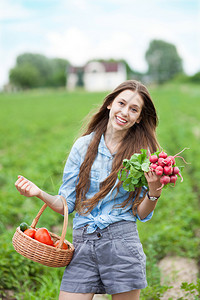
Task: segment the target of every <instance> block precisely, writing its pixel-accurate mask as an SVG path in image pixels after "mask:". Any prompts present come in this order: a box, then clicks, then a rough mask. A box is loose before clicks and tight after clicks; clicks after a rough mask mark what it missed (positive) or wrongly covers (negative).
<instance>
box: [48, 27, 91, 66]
mask: <svg viewBox="0 0 200 300" xmlns="http://www.w3.org/2000/svg"><path fill="white" fill-rule="evenodd" d="M47 40H48V43H49V44H48V46H47V48H46V50H45V53H46V55H49V56H54V57H55V56H56V57H63V58H66V59H68V60H69V61H71V62H72V63H73V64H75V65H79V64H83V63H84V62H85V60H87V59H89V57H90V55H91V48H92V43H91V41H90V39H89V38H88V36H87V34H85V33H84V32H83V31H81V30H79V29H78V28H74V27H73V28H69V29H68V30H66V31H65V32H64V33H58V32H50V33H48V34H47Z"/></svg>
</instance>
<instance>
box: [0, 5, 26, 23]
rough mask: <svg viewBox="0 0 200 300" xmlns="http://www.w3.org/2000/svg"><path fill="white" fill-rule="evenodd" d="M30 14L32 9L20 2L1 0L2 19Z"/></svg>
mask: <svg viewBox="0 0 200 300" xmlns="http://www.w3.org/2000/svg"><path fill="white" fill-rule="evenodd" d="M29 16H30V11H29V10H27V9H25V8H24V7H23V6H22V5H20V4H19V3H16V2H15V1H9V0H1V9H0V20H1V21H2V20H8V19H21V18H27V17H29Z"/></svg>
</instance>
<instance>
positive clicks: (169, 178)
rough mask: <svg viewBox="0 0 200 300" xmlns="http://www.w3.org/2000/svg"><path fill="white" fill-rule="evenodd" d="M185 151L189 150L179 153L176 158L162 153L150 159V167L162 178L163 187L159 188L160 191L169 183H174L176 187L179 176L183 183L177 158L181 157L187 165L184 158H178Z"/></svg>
mask: <svg viewBox="0 0 200 300" xmlns="http://www.w3.org/2000/svg"><path fill="white" fill-rule="evenodd" d="M185 149H188V148H184V149H183V150H182V151H181V152H179V153H177V154H176V155H174V156H171V155H170V156H168V155H167V153H165V152H164V151H161V152H160V153H158V154H153V155H151V156H150V157H149V161H150V166H149V167H150V168H151V169H152V170H154V171H155V172H156V175H159V176H162V177H161V178H160V183H161V187H160V188H158V190H160V189H162V188H163V187H164V186H165V185H167V184H168V183H173V184H174V186H175V183H176V181H177V175H179V176H180V177H181V182H182V181H183V177H182V175H181V173H180V170H179V168H178V167H177V166H176V162H175V158H176V157H180V158H182V159H183V161H184V162H185V163H187V162H186V161H185V160H184V158H183V157H181V156H178V155H179V154H180V153H182V152H183V151H184V150H185Z"/></svg>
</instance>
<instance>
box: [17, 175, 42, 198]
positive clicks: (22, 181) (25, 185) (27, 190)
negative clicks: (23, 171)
mask: <svg viewBox="0 0 200 300" xmlns="http://www.w3.org/2000/svg"><path fill="white" fill-rule="evenodd" d="M15 186H16V188H17V190H18V191H19V192H20V194H21V195H24V196H25V197H34V196H35V197H39V196H40V194H41V192H42V191H41V189H39V187H37V185H35V184H34V183H33V182H31V181H30V180H28V179H26V178H24V177H23V176H20V175H19V176H18V180H17V181H16V182H15Z"/></svg>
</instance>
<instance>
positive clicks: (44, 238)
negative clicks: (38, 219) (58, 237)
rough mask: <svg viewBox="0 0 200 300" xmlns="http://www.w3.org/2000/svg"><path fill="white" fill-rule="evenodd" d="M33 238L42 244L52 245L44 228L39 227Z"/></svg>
mask: <svg viewBox="0 0 200 300" xmlns="http://www.w3.org/2000/svg"><path fill="white" fill-rule="evenodd" d="M35 239H36V240H37V241H39V242H41V243H43V244H46V245H50V246H53V241H52V239H51V236H50V234H49V232H48V230H47V229H46V228H39V229H38V230H37V231H36V233H35Z"/></svg>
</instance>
